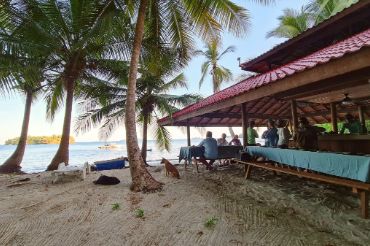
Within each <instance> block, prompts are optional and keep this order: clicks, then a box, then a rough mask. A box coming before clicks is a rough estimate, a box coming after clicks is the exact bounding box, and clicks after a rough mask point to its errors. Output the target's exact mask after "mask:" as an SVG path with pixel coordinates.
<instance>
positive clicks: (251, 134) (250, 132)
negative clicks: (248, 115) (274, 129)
mask: <svg viewBox="0 0 370 246" xmlns="http://www.w3.org/2000/svg"><path fill="white" fill-rule="evenodd" d="M254 125H255V122H254V121H253V120H251V121H250V122H249V127H248V128H247V137H248V145H250V146H253V145H256V138H258V133H257V131H256V130H255V129H253V128H254ZM243 137H244V136H243Z"/></svg>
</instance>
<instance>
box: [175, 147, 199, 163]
mask: <svg viewBox="0 0 370 246" xmlns="http://www.w3.org/2000/svg"><path fill="white" fill-rule="evenodd" d="M203 154H204V147H196V146H190V147H181V148H180V154H179V162H181V160H185V161H188V162H189V164H191V159H192V158H193V157H201V156H203Z"/></svg>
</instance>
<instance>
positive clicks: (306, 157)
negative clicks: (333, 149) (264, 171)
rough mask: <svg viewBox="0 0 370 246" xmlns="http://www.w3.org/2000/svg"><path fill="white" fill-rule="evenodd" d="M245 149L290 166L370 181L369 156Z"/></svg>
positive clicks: (257, 148) (261, 148)
mask: <svg viewBox="0 0 370 246" xmlns="http://www.w3.org/2000/svg"><path fill="white" fill-rule="evenodd" d="M246 151H247V152H248V153H249V154H250V155H252V156H263V157H265V158H267V159H269V160H272V161H276V162H279V163H283V164H287V165H290V166H296V167H301V168H305V169H309V170H313V171H317V172H321V173H325V174H330V175H334V176H339V177H344V178H349V179H355V180H359V181H362V182H369V181H370V157H369V156H356V155H344V154H336V153H327V152H311V151H304V150H292V149H279V148H266V147H258V146H248V147H247V150H246Z"/></svg>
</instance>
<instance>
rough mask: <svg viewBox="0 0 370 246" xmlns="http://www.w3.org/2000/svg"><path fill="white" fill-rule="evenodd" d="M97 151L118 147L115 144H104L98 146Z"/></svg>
mask: <svg viewBox="0 0 370 246" xmlns="http://www.w3.org/2000/svg"><path fill="white" fill-rule="evenodd" d="M98 148H99V149H117V148H118V145H117V144H105V145H103V146H99V147H98Z"/></svg>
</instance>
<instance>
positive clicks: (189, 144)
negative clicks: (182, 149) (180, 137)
mask: <svg viewBox="0 0 370 246" xmlns="http://www.w3.org/2000/svg"><path fill="white" fill-rule="evenodd" d="M186 137H187V140H188V146H191V140H190V126H186Z"/></svg>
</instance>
